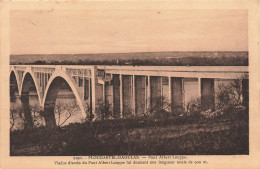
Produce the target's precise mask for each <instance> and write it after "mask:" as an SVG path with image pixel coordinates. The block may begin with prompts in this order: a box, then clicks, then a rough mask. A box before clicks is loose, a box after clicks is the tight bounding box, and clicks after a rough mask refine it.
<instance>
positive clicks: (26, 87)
mask: <svg viewBox="0 0 260 169" xmlns="http://www.w3.org/2000/svg"><path fill="white" fill-rule="evenodd" d="M20 92H21V102H22V107H23V111H24V118H25V124H24V127H25V128H32V127H33V119H32V115H31V108H30V105H31V104H30V97H31V96H32V97H35V96H36V97H37V99H36V100H37V104H39V105H40V104H41V102H40V96H39V92H38V90H37V86H36V83H35V80H34V78H33V76H32V75H31V73H30V72H26V73H25V75H24V77H23V80H22V86H21V91H20Z"/></svg>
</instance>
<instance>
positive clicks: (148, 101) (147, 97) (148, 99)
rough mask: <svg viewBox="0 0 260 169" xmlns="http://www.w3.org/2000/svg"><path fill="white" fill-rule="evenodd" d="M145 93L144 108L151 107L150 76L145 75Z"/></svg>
mask: <svg viewBox="0 0 260 169" xmlns="http://www.w3.org/2000/svg"><path fill="white" fill-rule="evenodd" d="M147 78H148V79H147V83H148V84H147V94H146V99H147V101H146V106H147V107H146V108H147V109H149V108H150V107H151V84H150V76H147Z"/></svg>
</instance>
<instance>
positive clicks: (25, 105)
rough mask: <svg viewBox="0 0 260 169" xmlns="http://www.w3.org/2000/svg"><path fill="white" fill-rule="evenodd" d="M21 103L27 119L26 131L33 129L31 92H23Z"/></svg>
mask: <svg viewBox="0 0 260 169" xmlns="http://www.w3.org/2000/svg"><path fill="white" fill-rule="evenodd" d="M21 102H22V106H23V113H24V118H25V123H24V129H29V128H32V127H33V122H32V115H31V110H30V106H29V92H22V96H21Z"/></svg>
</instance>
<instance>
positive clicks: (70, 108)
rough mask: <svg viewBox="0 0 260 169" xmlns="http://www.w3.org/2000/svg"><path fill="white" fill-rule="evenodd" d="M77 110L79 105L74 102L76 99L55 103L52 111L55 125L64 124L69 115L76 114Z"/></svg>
mask: <svg viewBox="0 0 260 169" xmlns="http://www.w3.org/2000/svg"><path fill="white" fill-rule="evenodd" d="M78 111H79V106H78V104H77V103H76V101H74V102H69V103H64V102H58V103H56V104H55V109H54V112H55V118H56V124H57V126H62V125H63V124H65V122H67V121H68V120H69V119H70V118H71V117H73V116H74V115H76V113H77V112H78Z"/></svg>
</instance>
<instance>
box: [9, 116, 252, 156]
mask: <svg viewBox="0 0 260 169" xmlns="http://www.w3.org/2000/svg"><path fill="white" fill-rule="evenodd" d="M10 136H11V153H10V154H11V155H74V156H75V155H150V154H153V155H159V154H182V155H184V154H187V155H192V154H201V155H202V154H248V153H249V152H248V151H249V147H248V146H249V143H248V140H249V136H248V113H246V112H235V113H234V112H232V113H229V114H225V115H222V116H219V117H215V118H210V119H208V118H205V117H204V116H177V117H175V118H165V119H160V120H159V119H149V118H139V119H137V118H132V119H118V120H104V121H96V122H93V123H89V122H85V123H82V124H70V125H68V126H66V127H63V128H60V127H57V128H56V129H47V128H33V129H31V130H23V131H13V132H11V135H10Z"/></svg>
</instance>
